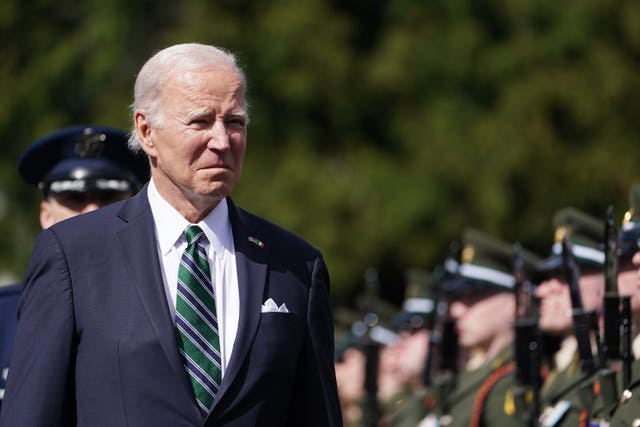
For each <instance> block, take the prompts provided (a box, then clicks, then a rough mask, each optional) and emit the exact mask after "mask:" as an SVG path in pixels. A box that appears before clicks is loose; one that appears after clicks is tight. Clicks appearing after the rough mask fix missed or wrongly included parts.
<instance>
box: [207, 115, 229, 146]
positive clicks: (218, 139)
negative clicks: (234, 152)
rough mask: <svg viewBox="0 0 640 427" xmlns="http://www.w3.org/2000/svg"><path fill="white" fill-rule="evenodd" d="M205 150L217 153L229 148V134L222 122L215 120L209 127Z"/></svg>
mask: <svg viewBox="0 0 640 427" xmlns="http://www.w3.org/2000/svg"><path fill="white" fill-rule="evenodd" d="M207 148H209V149H211V150H219V151H224V150H227V149H228V148H229V132H228V131H227V127H226V125H225V124H224V122H223V121H222V120H216V122H215V123H214V124H213V126H212V127H211V131H210V138H209V141H208V143H207Z"/></svg>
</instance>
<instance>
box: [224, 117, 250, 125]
mask: <svg viewBox="0 0 640 427" xmlns="http://www.w3.org/2000/svg"><path fill="white" fill-rule="evenodd" d="M226 123H227V125H229V126H233V127H244V126H245V120H244V119H243V118H240V117H233V118H230V119H227V121H226Z"/></svg>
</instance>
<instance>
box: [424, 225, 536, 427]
mask: <svg viewBox="0 0 640 427" xmlns="http://www.w3.org/2000/svg"><path fill="white" fill-rule="evenodd" d="M513 257H514V253H513V247H512V245H509V244H507V243H505V242H503V241H500V240H498V239H496V238H494V237H491V236H489V235H487V234H485V233H483V232H481V231H478V230H474V229H467V230H465V231H464V232H463V235H462V252H461V264H460V267H459V269H458V280H455V281H449V282H447V283H446V284H445V288H444V291H445V293H446V294H447V295H448V296H449V298H450V305H449V310H450V314H451V316H452V317H453V318H454V319H455V320H456V330H457V332H458V342H459V345H460V347H461V349H462V350H463V351H464V352H465V353H466V355H467V356H466V362H465V365H464V369H463V370H462V372H461V373H460V374H459V375H458V378H457V381H456V386H455V388H454V390H453V391H452V392H451V393H450V394H449V395H448V403H447V405H446V407H447V408H448V413H446V414H444V415H442V416H439V417H437V416H434V415H433V414H430V415H428V416H427V417H426V418H425V419H424V420H423V421H422V423H421V424H420V425H421V426H423V425H424V426H429V425H442V426H444V425H447V426H479V425H487V426H493V425H510V426H511V425H518V424H519V423H520V422H521V418H520V417H519V416H517V415H516V414H515V411H514V410H511V409H510V408H507V409H508V410H505V402H507V403H508V397H509V393H510V389H511V387H512V381H510V380H509V378H510V376H511V375H512V374H513V373H514V370H515V363H514V358H513V339H514V329H513V321H514V317H515V308H516V301H515V295H514V286H515V278H514V276H513ZM529 264H531V262H530V263H529Z"/></svg>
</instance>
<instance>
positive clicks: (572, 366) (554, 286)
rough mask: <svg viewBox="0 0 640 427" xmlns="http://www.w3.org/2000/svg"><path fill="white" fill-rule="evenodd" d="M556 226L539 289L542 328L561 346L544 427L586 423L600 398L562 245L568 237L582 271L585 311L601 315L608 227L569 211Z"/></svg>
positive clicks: (545, 396) (546, 393) (546, 394)
mask: <svg viewBox="0 0 640 427" xmlns="http://www.w3.org/2000/svg"><path fill="white" fill-rule="evenodd" d="M553 224H554V228H555V238H554V244H553V247H552V251H551V256H550V257H548V258H547V259H545V260H544V261H542V262H541V263H540V266H539V270H540V272H541V273H542V274H543V275H544V280H542V282H541V283H540V284H539V285H538V287H537V289H536V295H537V297H538V298H540V311H539V322H538V326H539V328H540V330H541V331H543V332H545V333H549V334H551V335H555V336H558V337H560V338H561V343H560V349H559V350H558V351H557V352H556V353H555V354H554V355H553V357H552V360H551V362H550V363H551V370H550V373H549V375H548V377H547V378H546V380H545V382H544V384H543V388H542V407H543V411H542V414H541V417H540V422H541V424H542V425H543V426H560V425H566V426H574V425H587V424H586V423H588V421H589V418H590V414H589V411H590V410H592V409H593V403H594V399H595V392H596V391H594V381H595V377H594V375H593V371H592V372H584V370H583V369H582V368H581V356H580V354H579V352H578V342H577V339H576V336H575V335H574V322H573V319H572V300H571V290H570V288H569V285H568V281H567V279H566V277H565V274H564V271H563V258H562V255H563V254H562V250H563V249H562V243H561V242H562V240H563V238H564V237H565V236H566V237H567V239H568V241H569V242H570V243H571V246H570V247H571V250H572V253H573V256H574V258H575V260H576V262H577V264H578V265H579V268H580V277H579V288H580V289H579V297H580V299H581V301H582V305H583V309H584V310H585V311H587V312H600V311H601V309H602V297H603V294H604V260H605V254H604V244H603V241H604V239H603V236H604V223H603V221H598V220H597V219H595V218H593V217H591V216H589V215H587V214H586V213H584V212H581V211H579V210H577V209H574V208H564V209H561V210H559V211H558V212H557V213H556V214H555V215H554V219H553ZM597 327H598V326H597V325H596V326H595V328H597ZM592 356H593V355H592Z"/></svg>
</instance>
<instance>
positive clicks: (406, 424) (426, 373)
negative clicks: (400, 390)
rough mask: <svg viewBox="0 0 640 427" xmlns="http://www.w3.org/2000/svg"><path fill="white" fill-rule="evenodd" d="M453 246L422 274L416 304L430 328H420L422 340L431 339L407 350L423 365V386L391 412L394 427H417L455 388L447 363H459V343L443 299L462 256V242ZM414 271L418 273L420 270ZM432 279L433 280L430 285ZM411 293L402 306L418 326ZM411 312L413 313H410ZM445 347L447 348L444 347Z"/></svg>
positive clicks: (408, 316) (414, 362) (415, 277)
mask: <svg viewBox="0 0 640 427" xmlns="http://www.w3.org/2000/svg"><path fill="white" fill-rule="evenodd" d="M450 249H452V250H450V253H449V256H448V257H447V258H446V259H445V261H444V262H443V264H442V265H441V266H437V267H436V268H435V269H434V270H433V272H432V273H431V274H429V275H428V276H427V275H426V274H425V273H423V274H425V275H424V276H423V277H424V281H423V283H424V285H423V287H422V290H421V291H419V293H421V294H422V297H421V298H419V299H418V301H419V304H417V305H419V306H422V308H423V310H422V311H423V316H424V317H425V321H424V322H423V324H424V326H425V327H426V328H427V329H425V330H424V331H419V333H420V334H422V336H423V339H424V338H427V337H428V341H427V343H426V345H425V344H424V341H423V344H422V345H423V348H422V349H420V350H419V351H415V352H414V351H408V352H407V353H416V355H415V356H414V357H413V360H412V363H411V366H414V367H417V366H418V365H417V364H421V366H420V369H421V371H422V373H421V376H422V386H421V387H414V388H413V392H412V393H411V394H407V395H405V396H404V397H403V399H402V400H401V401H400V402H398V404H397V405H396V407H395V408H394V409H393V410H392V411H391V412H390V414H389V425H390V426H393V427H415V426H416V425H418V424H419V423H420V421H421V420H422V419H423V418H424V417H425V416H426V415H427V414H429V413H434V414H435V413H437V414H438V415H439V414H440V413H441V409H442V407H441V405H439V403H440V401H441V400H442V399H443V396H444V395H446V392H447V391H448V390H450V389H452V387H453V380H454V373H453V372H452V370H451V369H449V365H448V364H449V363H451V362H452V359H454V360H453V365H454V366H455V365H456V363H455V359H456V358H457V357H456V351H455V349H456V348H457V342H456V337H455V336H454V334H455V331H454V329H453V328H450V327H448V326H447V325H449V324H451V322H450V319H448V318H447V303H446V301H444V300H443V298H442V287H443V284H444V283H445V282H446V281H448V280H452V279H453V278H454V277H455V276H456V274H457V271H458V266H459V257H460V253H459V252H460V251H459V244H458V243H457V242H454V243H452V244H451V247H450ZM414 273H419V271H416V272H414ZM421 276H422V274H416V275H415V276H414V283H419V280H415V279H419V278H420V277H421ZM429 282H432V283H431V284H429ZM410 283H411V282H410ZM411 292H412V291H411V290H410V291H409V295H408V298H407V299H406V300H405V303H404V305H403V308H404V309H405V310H406V312H405V318H407V319H414V320H413V321H409V322H408V323H410V324H413V325H416V324H419V323H421V321H420V320H418V321H416V317H415V315H416V313H415V311H416V308H417V307H415V306H416V304H415V303H414V302H413V297H411ZM411 306H414V308H411ZM412 311H413V313H414V314H410V313H411V312H412ZM436 324H437V326H436ZM445 324H447V325H445ZM431 328H434V329H431ZM401 335H402V334H401ZM420 339H421V338H419V337H417V338H415V339H414V340H412V341H413V342H414V343H417V341H418V340H420ZM443 346H447V347H448V348H446V349H445V348H443ZM407 350H409V349H407ZM408 355H409V354H408Z"/></svg>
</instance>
